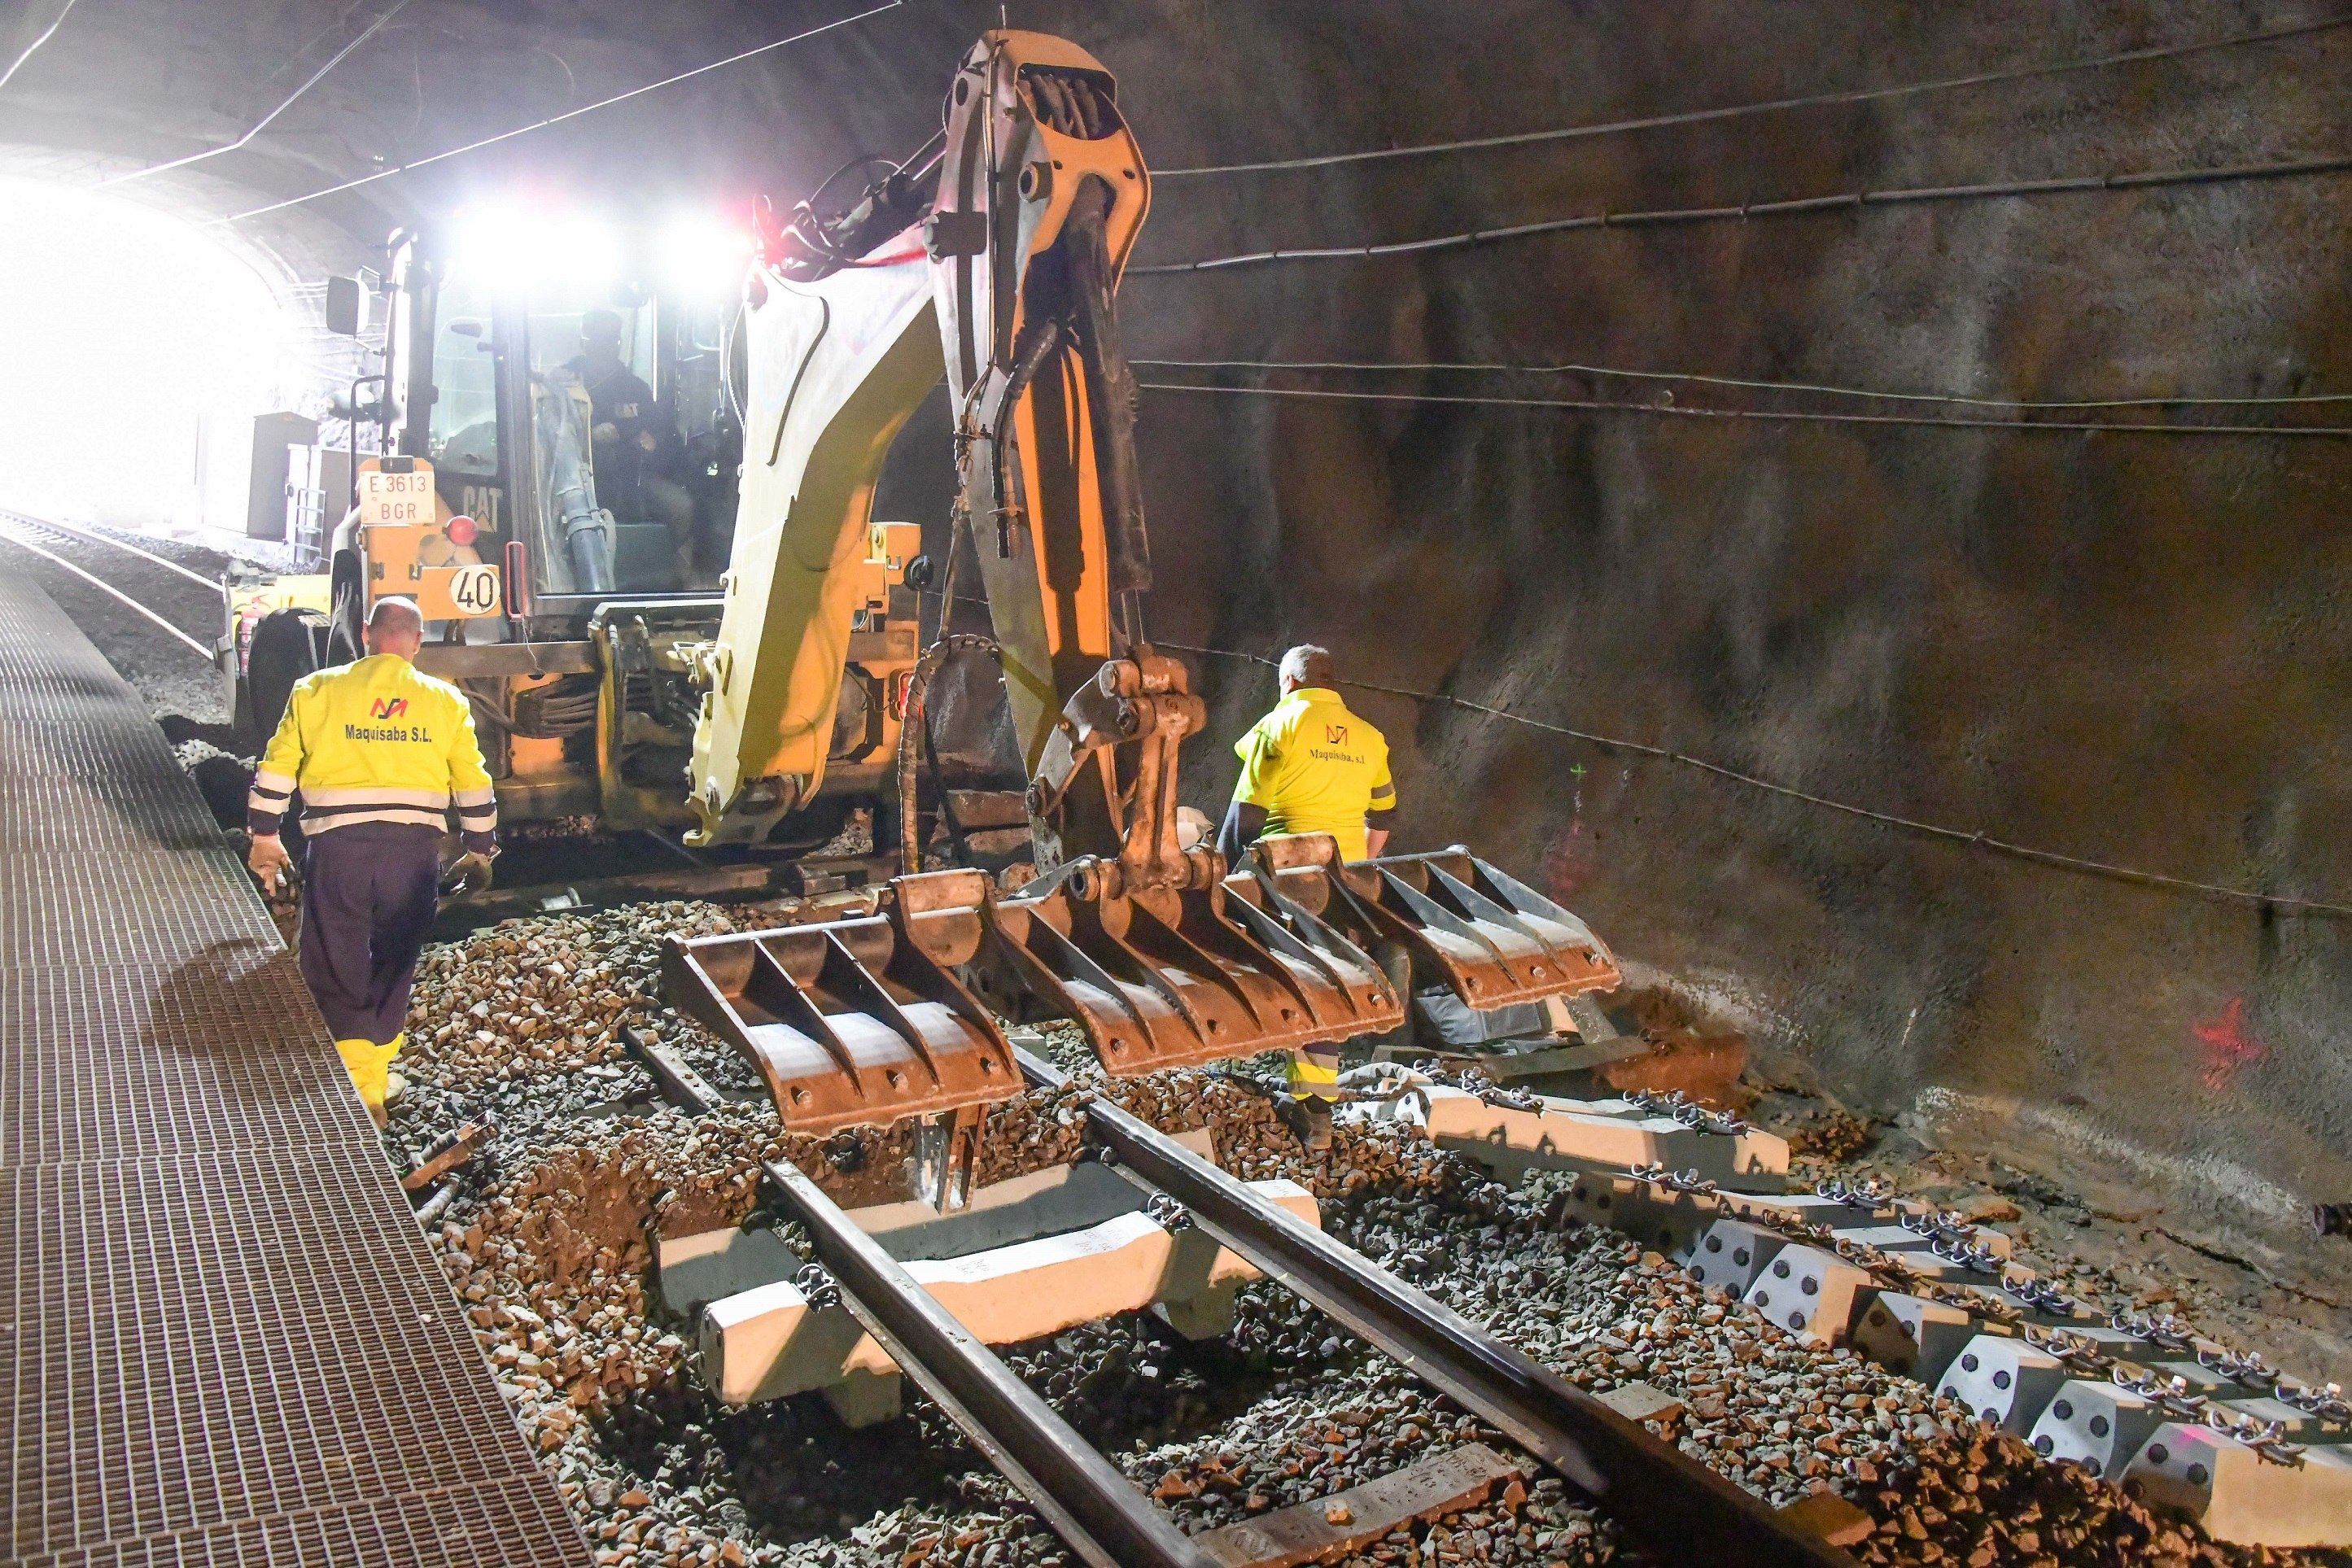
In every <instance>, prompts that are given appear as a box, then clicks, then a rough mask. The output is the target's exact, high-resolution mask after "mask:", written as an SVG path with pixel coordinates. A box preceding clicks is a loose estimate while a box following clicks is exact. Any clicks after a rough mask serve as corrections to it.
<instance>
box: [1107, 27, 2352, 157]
mask: <svg viewBox="0 0 2352 1568" xmlns="http://www.w3.org/2000/svg"><path fill="white" fill-rule="evenodd" d="M2342 26H2352V13H2345V14H2342V15H2339V16H2323V17H2321V18H2319V19H2318V20H2316V21H2311V22H2301V23H2297V24H2295V25H2294V26H2287V27H2274V28H2272V29H2270V30H2268V31H2265V32H2260V33H2237V34H2232V35H2231V37H2225V38H2208V39H2205V40H2203V41H2201V42H2198V43H2190V44H2165V45H2158V46H2156V47H2150V48H2144V49H2126V50H2125V51H2123V52H2122V53H2120V54H2113V55H2098V56H2095V57H2092V58H2089V59H2079V60H2060V61H2054V62H2052V63H2050V64H2047V65H2038V66H2019V67H2015V68H2011V69H2008V70H1998V71H1979V72H1975V73H1973V74H1971V75H1969V76H1959V77H1945V78H1941V79H1939V80H1936V81H1923V82H1910V83H1906V84H1904V85H1901V86H1896V87H1865V88H1849V89H1843V90H1837V91H1831V92H1817V93H1807V94H1805V95H1803V96H1802V97H1799V98H1776V99H1765V100H1764V101H1762V102H1760V103H1741V104H1731V105H1727V106H1725V107H1722V108H1718V109H1693V110H1683V111H1681V112H1679V113H1675V114H1652V115H1644V116H1643V117H1641V118H1639V119H1635V120H1602V121H1600V122H1598V123H1595V124H1591V125H1571V126H1567V127H1563V128H1561V129H1559V130H1553V131H1517V132H1515V133H1513V134H1509V135H1503V136H1478V137H1472V138H1469V139H1468V140H1465V141H1431V142H1424V143H1423V144H1421V145H1419V146H1413V147H1373V148H1367V149H1365V150H1363V151H1361V152H1325V153H1320V154H1316V155H1313V156H1309V157H1305V158H1280V159H1273V160H1269V161H1265V162H1255V163H1215V164H1207V165H1202V166H1201V167H1197V168H1191V169H1155V170H1153V171H1152V175H1151V177H1152V178H1153V179H1154V180H1155V181H1159V180H1181V179H1185V178H1188V177H1192V176H1196V175H1203V174H1256V173H1267V172H1275V171H1278V170H1292V169H1328V168H1330V167H1332V166H1334V165H1336V164H1343V163H1369V162H1380V161H1385V160H1389V159H1395V158H1422V157H1427V156H1430V155H1432V154H1434V153H1442V152H1478V151H1482V150H1484V149H1486V148H1490V147H1524V146H1528V145H1531V144H1533V143H1537V142H1544V141H1573V140H1578V139H1580V138H1583V137H1588V136H1615V135H1621V134H1622V133H1624V132H1627V131H1654V130H1660V129H1663V128H1664V127H1668V126H1676V125H1703V124H1706V123H1708V122H1710V121H1714V120H1736V119H1739V118H1741V117H1743V116H1746V115H1751V114H1780V113H1785V112H1788V111H1789V110H1800V109H1823V108H1831V107H1835V106H1838V105H1842V104H1853V103H1873V102H1883V101H1885V100H1886V99H1898V98H1911V97H1916V96H1918V95H1921V94H1925V93H1936V92H1949V91H1952V90H1954V89H1959V88H1970V87H1990V86H1993V85H1996V84H1998V83H2001V82H2011V81H2026V80H2030V79H2032V78H2036V77H2051V76H2063V75H2067V74H2069V73H2071V72H2075V71H2091V70H2104V69H2107V68H2111V67H2115V66H2125V65H2135V64H2137V63H2139V62H2141V61H2145V60H2164V59H2178V58H2179V57H2182V56H2184V55H2195V54H2203V53H2206V52H2207V51H2210V50H2213V49H2231V48H2239V47H2244V46H2247V45H2252V44H2272V43H2277V42H2280V41H2281V40H2283V39H2287V38H2301V37H2309V36H2310V35H2312V34H2314V33H2325V32H2328V31H2331V30H2333V29H2335V28H2337V27H2342Z"/></svg>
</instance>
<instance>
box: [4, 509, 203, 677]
mask: <svg viewBox="0 0 2352 1568" xmlns="http://www.w3.org/2000/svg"><path fill="white" fill-rule="evenodd" d="M0 538H5V539H6V540H7V541H8V542H9V543H10V544H12V545H15V546H16V548H17V549H23V550H30V551H32V552H33V553H34V554H35V555H37V556H39V557H40V558H41V559H43V560H46V561H49V562H52V563H54V564H55V565H58V566H61V567H64V568H65V569H66V570H68V571H69V572H72V573H73V574H74V575H75V576H76V577H79V578H82V579H84V580H87V581H88V582H89V584H90V585H91V586H92V587H94V588H96V589H98V590H100V591H101V592H105V593H110V594H112V595H113V596H114V597H115V598H117V599H119V600H121V601H122V602H123V603H125V604H128V605H129V606H131V609H133V610H136V611H137V612H139V613H140V614H142V615H144V616H145V617H147V619H148V620H150V621H152V622H155V624H156V625H158V626H161V627H162V628H163V630H164V631H166V632H170V633H171V634H172V635H173V636H174V637H177V638H178V639H179V640H180V641H181V642H183V643H186V644H187V645H188V646H189V647H191V648H194V650H195V651H196V656H197V657H198V658H200V659H202V660H204V661H205V663H206V664H210V663H212V660H213V651H212V650H211V649H210V648H207V647H205V645H204V644H203V643H199V642H197V641H196V640H195V639H194V637H191V636H189V635H188V634H187V633H186V632H183V631H181V630H180V629H179V628H178V627H177V626H174V625H173V624H172V622H169V621H166V620H164V619H163V617H162V616H161V615H158V614H156V613H155V612H153V611H152V610H150V609H148V608H147V607H146V606H145V605H143V604H142V603H140V602H139V601H137V600H135V599H133V598H131V595H129V594H127V593H125V592H123V591H122V590H121V589H119V588H117V587H115V586H114V585H113V584H112V583H110V582H109V581H107V580H105V579H104V578H102V577H99V576H97V575H96V574H94V573H91V572H87V571H84V570H82V569H81V568H79V567H78V566H76V565H75V564H74V563H73V562H71V561H69V560H68V559H66V558H65V557H63V556H61V555H57V554H53V553H52V552H50V551H48V550H45V549H42V548H41V547H40V546H38V545H37V544H33V543H30V542H29V541H27V540H25V539H21V538H17V537H16V535H15V534H14V533H11V532H7V531H5V528H0Z"/></svg>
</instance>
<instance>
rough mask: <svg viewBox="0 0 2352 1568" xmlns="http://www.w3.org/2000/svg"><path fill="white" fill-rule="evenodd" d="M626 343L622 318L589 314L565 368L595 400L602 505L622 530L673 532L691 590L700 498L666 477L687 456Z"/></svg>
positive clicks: (683, 579)
mask: <svg viewBox="0 0 2352 1568" xmlns="http://www.w3.org/2000/svg"><path fill="white" fill-rule="evenodd" d="M621 335H622V332H621V318H620V316H619V315H618V314H617V313H616V312H614V311H611V310H591V311H588V312H587V313H585V314H584V315H583V316H582V317H581V318H580V354H579V357H578V358H576V359H574V360H573V361H572V362H571V363H570V364H568V365H566V366H565V367H564V368H565V369H566V370H568V371H571V372H572V374H574V375H576V376H578V377H579V378H580V384H581V385H582V386H583V387H584V388H586V389H587V392H588V404H589V410H590V417H591V422H592V423H590V425H589V429H588V438H589V444H590V447H591V448H592V450H593V453H594V455H595V474H596V498H597V500H599V501H600V502H602V503H603V504H604V506H605V507H609V508H610V509H611V510H612V513H613V516H614V517H615V518H616V519H618V520H619V521H621V522H625V523H659V524H660V525H661V526H662V527H663V528H667V529H668V530H669V536H670V544H671V547H672V548H673V549H675V550H676V551H677V570H678V575H679V579H680V586H687V585H688V584H689V583H691V582H692V581H693V580H694V579H695V572H696V562H695V551H694V497H692V496H691V495H690V494H688V491H687V490H686V488H685V487H684V486H681V485H679V484H678V483H677V481H676V480H675V479H674V478H672V477H670V476H669V475H668V474H667V472H666V470H667V469H669V468H672V467H674V466H675V465H676V462H677V458H678V456H679V453H678V450H677V445H678V444H677V432H676V431H675V430H673V429H671V428H670V427H669V426H668V424H667V422H665V421H664V420H663V419H662V418H661V417H660V416H661V412H662V411H661V409H660V407H659V406H658V405H657V404H656V402H654V390H653V388H651V387H649V386H647V385H646V382H645V379H644V378H643V377H641V376H639V375H638V374H637V373H636V372H635V371H633V370H631V369H629V367H628V363H627V361H625V360H624V359H622V357H621ZM624 586H629V585H624Z"/></svg>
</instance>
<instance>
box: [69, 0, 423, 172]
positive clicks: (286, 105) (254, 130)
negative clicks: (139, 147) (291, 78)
mask: <svg viewBox="0 0 2352 1568" xmlns="http://www.w3.org/2000/svg"><path fill="white" fill-rule="evenodd" d="M408 6H409V0H393V4H392V5H391V6H390V8H389V9H387V10H386V11H384V13H383V15H382V16H378V17H377V18H376V19H375V20H374V21H373V22H371V23H369V24H368V25H367V28H366V30H365V31H363V32H362V33H361V34H360V36H359V37H356V38H353V39H352V41H351V42H350V43H348V44H345V45H344V46H343V47H341V48H340V49H337V50H336V51H335V53H334V55H333V57H331V58H330V59H329V60H328V61H327V63H326V64H325V65H323V66H320V68H318V69H317V70H315V71H312V72H311V73H310V79H308V80H307V81H305V82H303V84H302V85H301V86H300V87H298V88H296V89H294V90H293V91H292V92H291V93H290V94H289V95H288V96H287V98H286V100H285V101H284V102H282V103H280V104H279V105H278V107H277V108H276V109H273V110H270V111H269V112H268V114H265V115H263V116H262V117H261V118H260V119H259V120H256V121H254V123H253V125H252V127H251V128H250V129H249V130H247V131H246V132H245V134H244V135H242V136H240V137H238V138H237V139H236V141H226V142H223V143H222V144H221V145H220V146H218V147H207V148H205V150H204V151H203V152H191V153H189V154H188V155H187V156H186V157H184V158H174V159H173V160H171V161H170V162H165V163H151V164H149V165H148V166H147V167H145V168H143V169H131V170H127V171H125V172H122V173H120V174H116V175H113V176H110V178H107V179H104V180H100V181H99V182H98V183H96V184H95V185H92V186H91V187H90V189H91V190H94V191H103V190H105V189H107V188H108V187H110V186H113V185H124V184H128V183H131V181H133V180H143V179H145V178H147V176H149V175H150V174H161V173H163V172H166V171H168V170H172V169H184V168H186V167H187V166H188V165H189V164H191V163H201V162H204V161H205V159H207V158H217V157H219V156H220V155H221V154H223V153H224V152H236V151H238V150H239V149H241V148H244V147H247V146H249V145H251V144H252V141H253V139H254V138H255V137H257V136H258V135H260V134H261V133H262V132H263V131H267V130H268V129H269V126H270V123H271V122H272V121H273V120H276V119H277V118H278V116H279V115H281V114H283V113H285V112H286V111H287V110H289V109H291V108H293V107H294V106H295V105H296V104H297V103H299V102H300V101H301V99H302V97H303V95H304V94H306V93H308V92H309V91H310V89H312V88H314V87H317V86H318V85H319V84H320V82H322V81H324V80H326V79H327V77H328V75H329V73H331V72H332V71H333V70H334V68H336V67H337V66H339V65H341V64H342V63H343V62H344V61H345V60H347V59H349V58H350V57H352V55H353V54H354V53H356V52H357V51H358V49H359V47H360V46H361V45H362V44H364V43H366V42H367V41H368V40H369V39H370V38H373V37H375V36H376V35H377V34H378V33H381V32H382V31H383V29H384V27H385V26H387V25H388V24H389V23H390V22H391V21H392V19H393V18H394V16H399V15H400V14H401V13H402V12H403V11H405V10H407V9H408Z"/></svg>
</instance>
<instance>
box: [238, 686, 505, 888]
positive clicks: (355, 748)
mask: <svg viewBox="0 0 2352 1568" xmlns="http://www.w3.org/2000/svg"><path fill="white" fill-rule="evenodd" d="M298 788H299V789H300V790H301V791H302V831H304V832H306V833H311V834H317V833H323V832H330V831H333V830H334V829H336V828H342V827H349V826H351V825H352V824H353V823H356V822H406V823H411V824H413V825H415V826H417V827H428V828H442V829H446V827H447V826H448V816H449V808H450V806H451V804H452V803H453V802H454V803H455V805H456V806H457V826H458V830H459V831H460V832H461V833H462V834H463V835H464V838H465V841H466V847H467V849H469V850H478V851H482V852H488V850H490V849H491V848H492V847H493V846H494V845H495V843H496V842H497V839H496V834H497V831H498V825H499V809H498V799H497V797H496V796H495V795H494V794H492V793H491V790H490V775H489V770H488V768H485V767H483V765H482V747H481V745H480V743H479V742H478V741H477V740H476V739H475V738H474V715H473V711H472V709H471V708H469V707H468V706H467V703H466V698H465V695H464V694H463V693H461V692H459V691H458V690H457V687H455V686H453V685H450V684H449V683H448V682H446V681H440V680H436V679H434V678H433V677H432V676H431V675H427V674H419V673H418V671H417V669H416V667H415V665H414V664H410V663H409V662H408V661H407V660H405V659H403V658H400V657H399V656H397V655H395V654H392V653H374V654H371V655H369V656H368V657H367V658H364V659H362V660H361V661H360V662H359V663H357V664H344V665H341V666H339V667H337V668H335V669H331V670H320V671H318V672H316V673H314V674H308V675H305V676H303V677H302V678H301V680H299V681H298V682H296V683H295V686H294V695H293V697H292V699H291V700H289V702H288V703H287V705H286V716H285V718H284V719H283V720H281V721H280V722H279V723H278V734H277V735H276V736H275V737H273V738H272V739H271V740H270V742H269V750H268V754H267V755H265V756H264V757H263V758H262V759H261V766H260V767H259V768H257V769H255V771H254V775H253V793H252V794H251V795H249V796H248V797H247V800H246V819H247V821H246V826H247V830H248V831H251V832H252V833H254V834H255V835H256V836H262V835H267V834H271V833H275V832H277V831H278V826H279V823H280V821H282V819H283V818H284V817H285V814H286V803H287V800H288V799H289V797H290V796H291V795H292V794H293V793H294V791H295V789H298Z"/></svg>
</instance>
